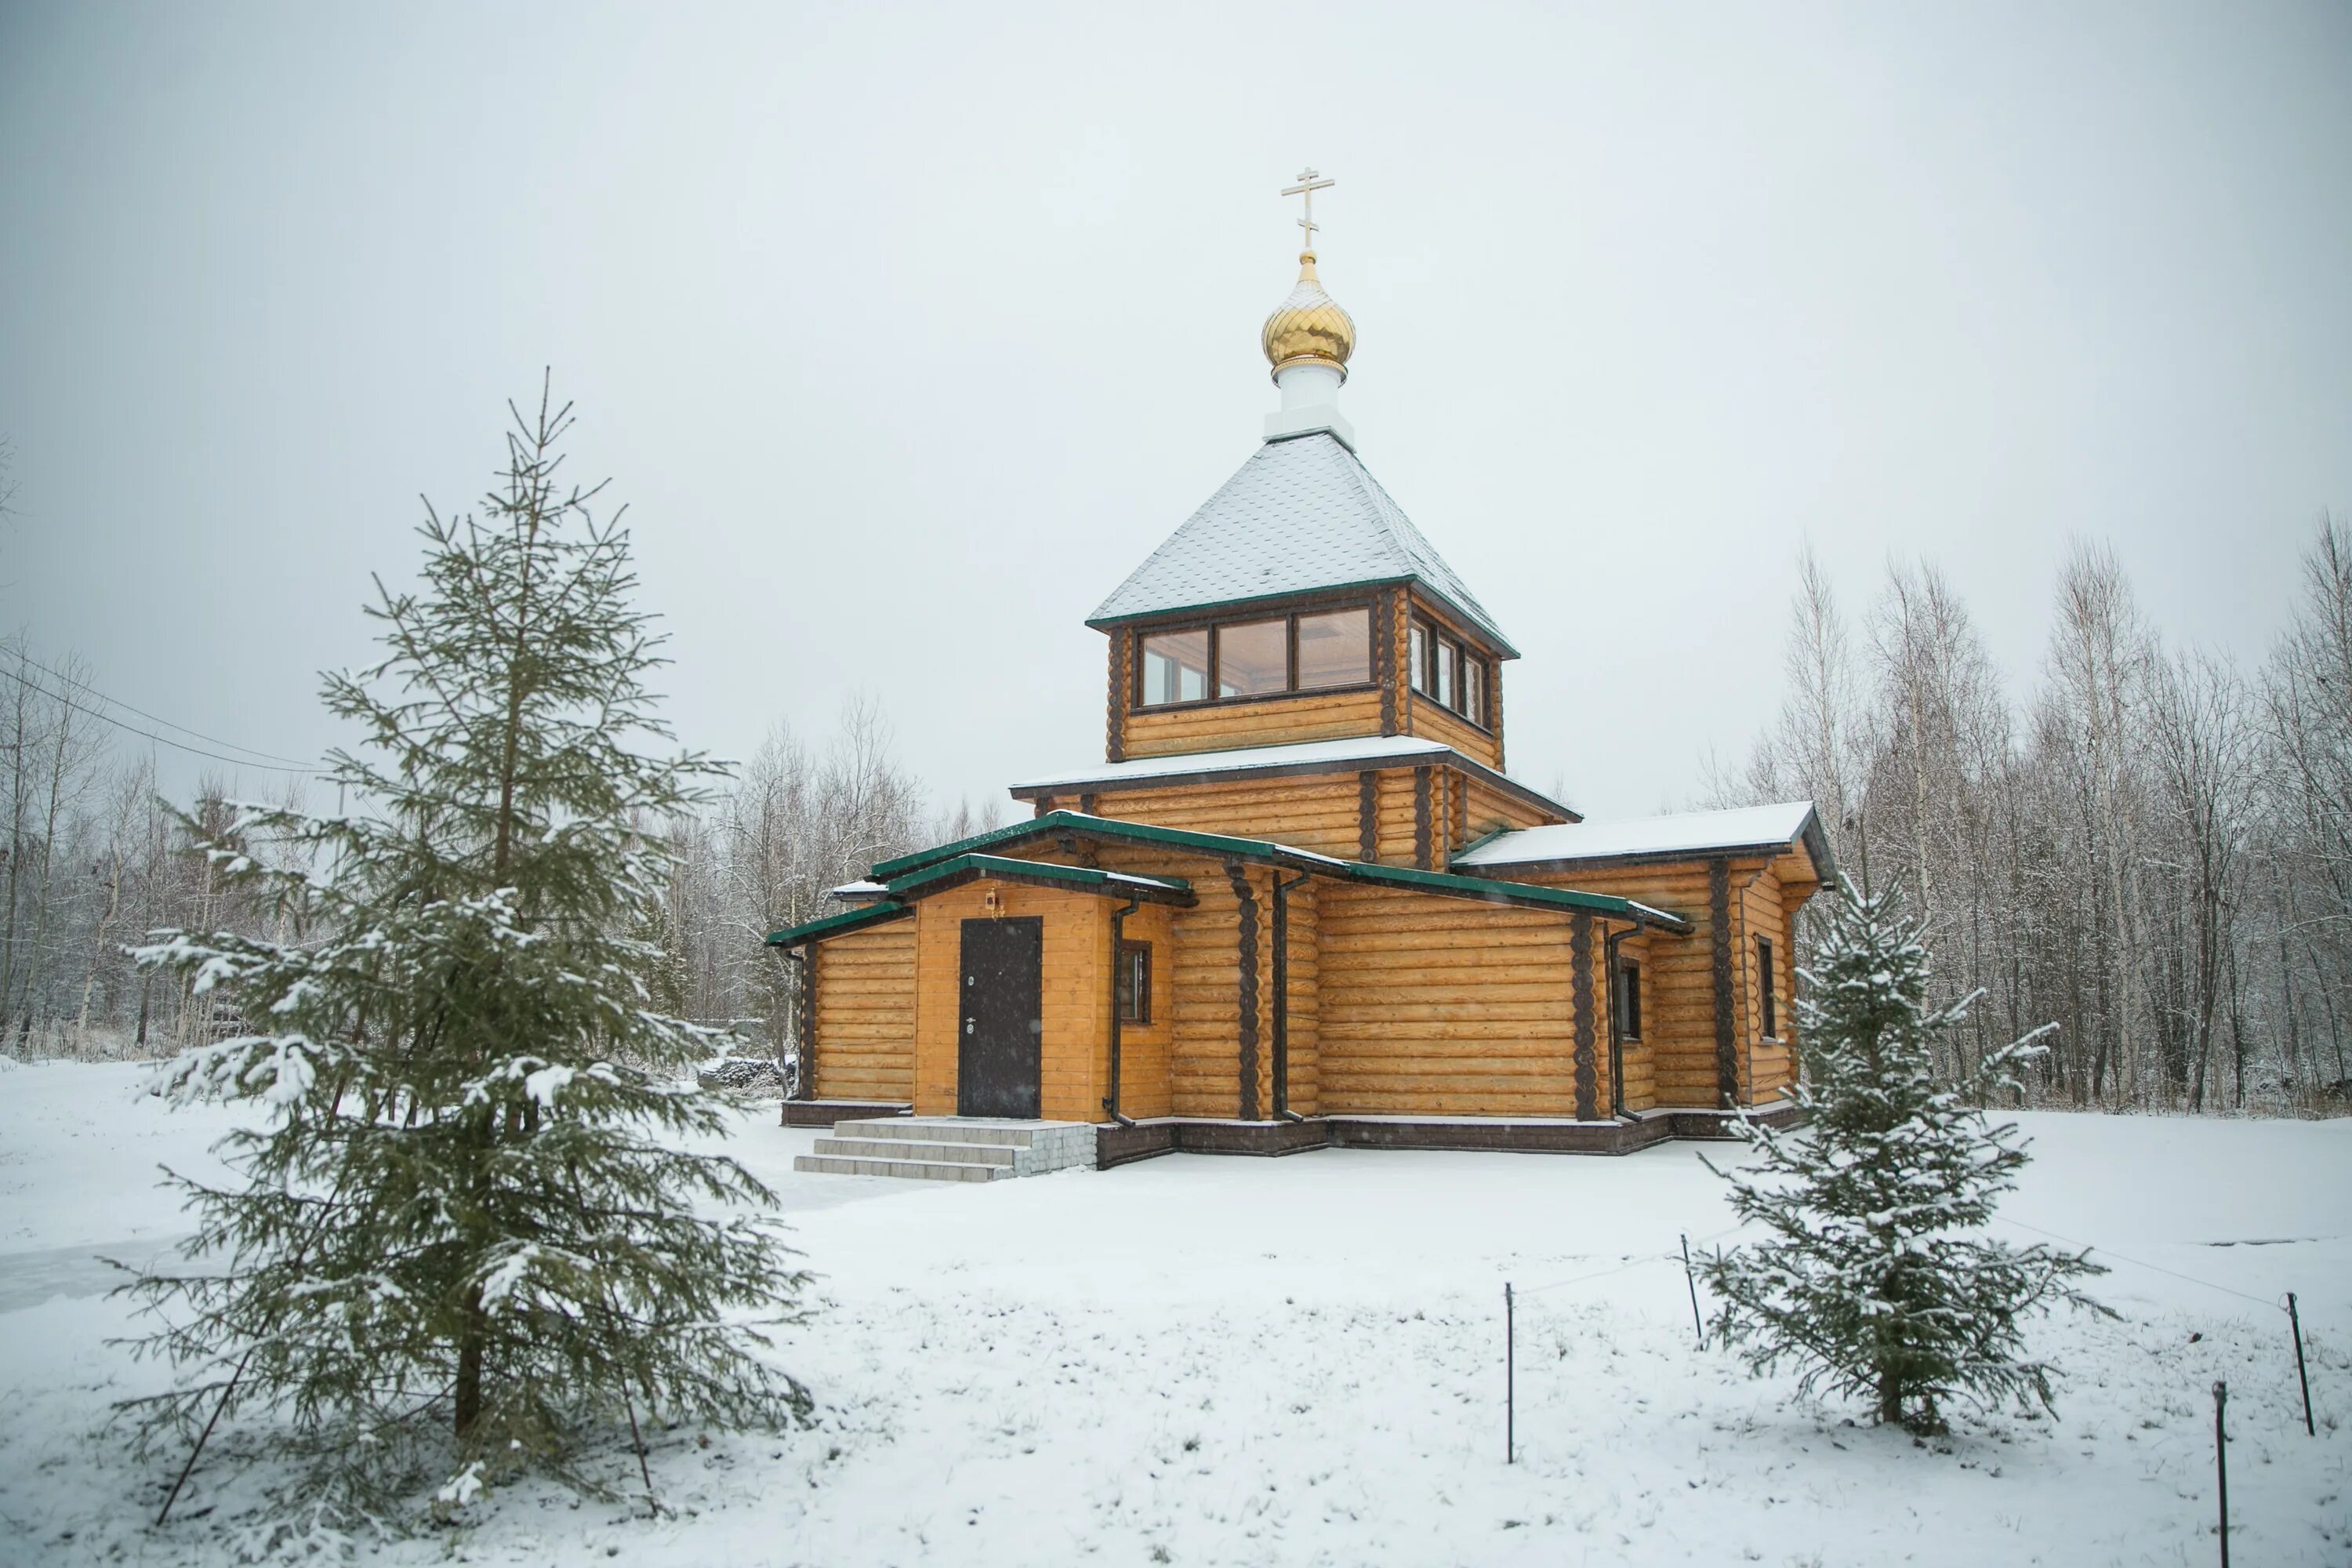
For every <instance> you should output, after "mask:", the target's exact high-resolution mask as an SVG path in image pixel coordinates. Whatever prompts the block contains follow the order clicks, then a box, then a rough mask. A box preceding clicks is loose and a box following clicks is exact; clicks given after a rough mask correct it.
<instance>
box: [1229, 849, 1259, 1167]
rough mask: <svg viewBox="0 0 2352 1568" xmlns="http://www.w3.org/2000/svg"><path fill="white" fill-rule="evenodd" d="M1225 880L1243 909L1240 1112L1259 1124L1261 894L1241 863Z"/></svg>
mask: <svg viewBox="0 0 2352 1568" xmlns="http://www.w3.org/2000/svg"><path fill="white" fill-rule="evenodd" d="M1225 877H1226V879H1228V880H1229V881H1231V882H1232V883H1233V888H1234V903H1235V904H1237V905H1238V906H1239V923H1240V931H1241V940H1240V943H1239V945H1240V949H1241V995H1240V1015H1241V1016H1240V1024H1241V1028H1240V1037H1241V1096H1240V1111H1241V1119H1242V1120H1243V1121H1256V1120H1257V1119H1258V1117H1257V891H1256V889H1254V888H1252V887H1251V886H1250V879H1249V872H1248V871H1247V870H1246V869H1245V868H1244V867H1243V866H1242V864H1241V862H1240V861H1238V860H1234V861H1229V862H1227V863H1226V866H1225Z"/></svg>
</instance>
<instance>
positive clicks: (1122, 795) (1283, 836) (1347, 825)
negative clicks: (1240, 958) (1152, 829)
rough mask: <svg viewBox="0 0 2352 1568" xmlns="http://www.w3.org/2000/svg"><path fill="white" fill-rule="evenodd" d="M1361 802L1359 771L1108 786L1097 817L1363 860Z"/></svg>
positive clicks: (1097, 807) (1100, 795)
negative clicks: (1258, 840)
mask: <svg viewBox="0 0 2352 1568" xmlns="http://www.w3.org/2000/svg"><path fill="white" fill-rule="evenodd" d="M1358 807H1359V802H1358V789H1357V776H1356V774H1355V773H1330V774H1328V775H1323V776H1318V777H1306V778H1301V777H1291V778H1274V779H1235V780H1233V781H1231V782H1229V783H1222V784H1220V783H1213V782H1212V783H1204V784H1182V785H1178V786H1175V787H1172V788H1171V787H1161V788H1158V789H1151V788H1145V789H1123V790H1104V791H1101V792H1100V793H1098V794H1097V795H1096V796H1095V811H1096V813H1097V815H1098V816H1110V817H1117V818H1118V819H1119V820H1120V821H1122V822H1148V823H1150V824H1152V825H1153V826H1159V827H1181V828H1189V829H1191V830H1192V831H1193V832H1196V833H1223V834H1228V835H1231V836H1233V837H1240V838H1270V839H1273V840H1275V841H1276V843H1281V844H1289V845H1295V846H1297V847H1299V848H1301V849H1312V850H1314V851H1316V852H1317V853H1318V854H1321V855H1336V856H1338V857H1339V858H1341V859H1343V860H1352V859H1354V858H1356V851H1357V847H1358V845H1357V839H1358V837H1359V833H1358V822H1359V809H1358Z"/></svg>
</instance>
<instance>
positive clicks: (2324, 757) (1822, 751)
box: [1709, 518, 2352, 1111]
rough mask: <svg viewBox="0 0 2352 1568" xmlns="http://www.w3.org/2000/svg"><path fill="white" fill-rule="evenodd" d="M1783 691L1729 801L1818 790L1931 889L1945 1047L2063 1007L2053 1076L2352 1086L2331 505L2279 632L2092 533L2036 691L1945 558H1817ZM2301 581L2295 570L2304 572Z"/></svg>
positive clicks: (1845, 850)
mask: <svg viewBox="0 0 2352 1568" xmlns="http://www.w3.org/2000/svg"><path fill="white" fill-rule="evenodd" d="M1798 582H1799V585H1798V589H1797V592H1796V595H1795V597H1794V600H1793V603H1792V605H1791V615H1790V626H1789V631H1788V641H1787V651H1786V686H1785V694H1784V696H1783V698H1782V700H1781V703H1780V711H1779V713H1778V715H1777V716H1776V718H1775V720H1774V721H1773V722H1772V723H1771V725H1770V726H1769V729H1768V730H1767V731H1766V732H1765V733H1764V734H1763V735H1762V736H1761V737H1759V739H1758V741H1757V742H1756V744H1755V747H1754V750H1753V752H1752V753H1751V754H1750V756H1749V757H1748V761H1747V763H1746V765H1745V767H1744V768H1741V769H1738V770H1736V771H1731V772H1730V776H1725V777H1718V778H1717V780H1716V781H1715V782H1714V784H1713V785H1712V787H1711V789H1710V792H1709V793H1710V795H1711V796H1712V801H1713V804H1717V805H1743V804H1751V803H1756V802H1762V801H1770V800H1792V799H1811V800H1812V801H1814V802H1816V803H1817V804H1818V805H1819V807H1820V811H1821V816H1822V825H1823V826H1824V827H1825V828H1826V830H1827V832H1828V835H1829V838H1830V843H1831V847H1832V852H1833V853H1834V854H1835V855H1836V857H1837V859H1838V863H1839V866H1840V868H1841V870H1842V871H1843V874H1844V876H1845V877H1846V878H1847V879H1849V880H1850V881H1853V882H1856V883H1867V884H1868V885H1870V886H1872V887H1874V888H1876V887H1884V886H1886V885H1888V884H1894V885H1895V886H1897V887H1899V888H1900V889H1901V890H1902V892H1903V894H1904V895H1905V898H1906V902H1907V905H1908V909H1909V912H1910V913H1911V914H1912V915H1913V916H1914V917H1919V918H1924V919H1925V921H1926V922H1927V946H1928V949H1929V951H1930V952H1933V953H1934V954H1935V957H1936V964H1937V985H1938V987H1939V988H1940V990H1941V991H1942V993H1943V995H1944V997H1945V998H1946V999H1949V998H1951V997H1955V996H1958V995H1960V994H1967V993H1969V992H1980V993H1981V994H1982V995H1981V999H1980V1000H1979V1003H1978V1004H1977V1006H1976V1008H1975V1011H1974V1014H1973V1016H1972V1017H1971V1018H1970V1020H1969V1024H1968V1026H1966V1028H1965V1029H1963V1030H1961V1031H1959V1032H1958V1033H1957V1034H1956V1035H1954V1036H1953V1037H1952V1038H1951V1039H1950V1041H1949V1042H1948V1046H1947V1047H1946V1048H1947V1049H1948V1051H1949V1052H1950V1055H1951V1059H1950V1060H1948V1062H1947V1063H1945V1064H1944V1066H1945V1068H1946V1069H1947V1070H1948V1071H1950V1072H1953V1073H1955V1074H1957V1073H1959V1072H1963V1071H1965V1070H1966V1069H1967V1068H1969V1066H1970V1065H1971V1063H1972V1062H1973V1061H1974V1060H1975V1059H1977V1058H1979V1057H1980V1056H1981V1054H1982V1053H1983V1052H1984V1051H1985V1050H1987V1049H1989V1048H1998V1047H2000V1046H2001V1045H2002V1044H2004V1043H2006V1042H2007V1041H2009V1040H2011V1039H2014V1038H2016V1037H2018V1036H2020V1035H2021V1034H2023V1033H2025V1032H2026V1031H2027V1030H2029V1029H2032V1028H2033V1027H2035V1026H2039V1025H2042V1024H2044V1023H2049V1022H2053V1021H2054V1022H2055V1023H2056V1024H2057V1026H2058V1028H2057V1031H2056V1034H2055V1036H2054V1037H2053V1042H2052V1049H2051V1050H2050V1052H2049V1053H2048V1055H2046V1056H2045V1057H2043V1058H2042V1060H2041V1062H2040V1063H2039V1064H2038V1066H2037V1068H2035V1069H2034V1076H2033V1078H2032V1081H2031V1082H2030V1083H2029V1085H2028V1095H2029V1098H2030V1100H2032V1101H2033V1102H2035V1103H2040V1104H2045V1105H2058V1106H2080V1107H2104V1108H2108V1109H2116V1110H2187V1111H2222V1110H2240V1109H2259V1110H2318V1109H2323V1108H2327V1107H2330V1106H2332V1107H2334V1108H2336V1109H2341V1108H2343V1107H2344V1105H2345V1103H2346V1101H2347V1096H2352V1066H2347V1048H2346V1038H2345V1037H2346V1034H2347V1030H2352V528H2347V526H2346V524H2345V523H2344V522H2342V521H2336V520H2334V519H2328V518H2323V519H2322V520H2321V521H2320V522H2319V523H2318V525H2317V526H2316V527H2315V529H2314V531H2313V532H2312V534H2311V537H2310V539H2309V541H2308V542H2307V544H2306V546H2305V550H2304V551H2303V553H2302V556H2301V562H2300V573H2299V576H2298V580H2297V581H2296V582H2295V583H2294V584H2292V586H2291V588H2288V589H2287V592H2289V593H2290V594H2291V595H2292V606H2291V612H2290V615H2289V617H2288V622H2287V626H2286V628H2285V630H2284V634H2283V635H2282V636H2281V637H2279V639H2278V641H2277V643H2276V645H2275V646H2274V647H2273V648H2272V650H2271V651H2270V653H2269V655H2268V657H2267V658H2264V659H2263V661H2261V662H2260V663H2259V665H2258V666H2256V667H2255V668H2238V667H2235V666H2233V665H2232V664H2231V662H2229V661H2228V660H2225V659H2222V658H2217V657H2215V656H2213V655H2211V654H2210V653H2207V652H2205V651H2202V650H2200V649H2197V648H2193V647H2184V646H2180V645H2179V644H2178V643H2176V642H2173V641H2170V640H2168V639H2167V638H2166V637H2164V636H2163V635H2162V633H2161V631H2160V630H2159V628H2158V627H2156V626H2151V625H2150V624H2149V623H2148V621H2147V617H2146V616H2144V615H2143V613H2142V612H2141V610H2140V609H2139V607H2138V605H2137V603H2136V602H2135V600H2134V596H2133V593H2132V588H2131V584H2130V583H2129V581H2128V580H2127V579H2126V576H2125V574H2124V573H2123V570H2122V568H2121V567H2120V566H2119V565H2118V563H2117V562H2116V556H2115V554H2114V552H2112V551H2111V550H2108V549H2106V548H2104V547H2102V546H2099V545H2095V544H2088V543H2084V544H2079V545H2077V546H2076V547H2075V548H2074V550H2073V552H2071V554H2070V556H2069V557H2068V559H2067V560H2066V562H2065V563H2064V565H2063V569H2062V570H2061V572H2060V574H2059V576H2058V580H2057V582H2056V584H2054V591H2053V595H2052V599H2051V607H2050V622H2049V631H2048V638H2047V643H2046V646H2045V648H2044V651H2043V653H2042V659H2041V664H2040V668H2038V670H2036V671H2033V672H2032V681H2031V684H2030V687H2029V689H2027V690H2026V691H2025V692H2024V693H2022V694H2019V693H2017V692H2015V691H2013V690H2012V688H2011V685H2010V684H2009V683H2008V682H2006V681H2005V680H2004V679H2002V676H2001V674H2000V671H1999V670H1998V669H1996V668H1995V666H1994V664H1993V661H1992V659H1991V658H1990V657H1989V655H1988V653H1987V651H1986V648H1985V644H1984V640H1983V638H1982V637H1981V636H1980V635H1979V631H1978V629H1977V627H1976V626H1975V624H1974V622H1973V621H1972V620H1971V618H1970V616H1969V610H1968V607H1967V605H1965V604H1963V603H1962V602H1961V599H1960V597H1959V595H1958V594H1957V593H1955V592H1954V590H1953V587H1952V585H1951V584H1950V582H1949V581H1948V579H1947V578H1946V577H1944V576H1943V575H1942V574H1940V573H1938V572H1937V570H1936V569H1935V568H1934V567H1932V566H1927V565H1916V564H1897V565H1895V566H1893V567H1891V568H1890V569H1889V570H1888V572H1887V574H1886V577H1885V582H1884V583H1883V584H1881V585H1880V587H1879V589H1878V592H1877V596H1876V598H1875V600H1874V602H1873V603H1871V604H1870V605H1868V606H1866V607H1864V608H1859V609H1856V610H1852V611H1850V610H1849V609H1848V607H1847V606H1845V605H1841V604H1840V603H1839V602H1838V600H1837V598H1836V596H1835V595H1833V594H1832V591H1831V588H1830V585H1829V583H1828V581H1827V579H1826V577H1825V574H1824V573H1823V571H1822V566H1821V563H1819V562H1818V561H1816V560H1815V559H1813V557H1812V556H1811V553H1810V552H1808V553H1806V554H1805V555H1803V556H1801V558H1800V561H1799V563H1798ZM2284 586H2285V585H2283V587H2284Z"/></svg>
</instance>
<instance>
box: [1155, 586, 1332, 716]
mask: <svg viewBox="0 0 2352 1568" xmlns="http://www.w3.org/2000/svg"><path fill="white" fill-rule="evenodd" d="M1371 679H1372V613H1371V611H1370V610H1369V609H1366V608H1363V607H1362V606H1360V605H1359V606H1357V607H1354V608H1351V609H1345V610H1316V611H1312V612H1309V613H1307V614H1303V615H1296V616H1269V617H1265V618H1261V619H1257V620H1249V621H1229V622H1226V623H1223V624H1222V625H1219V626H1195V627H1193V628H1192V629H1190V630H1187V631H1181V632H1148V633H1146V634H1145V635H1144V637H1143V658H1142V659H1141V660H1140V661H1139V666H1138V668H1137V670H1136V694H1135V705H1136V706H1137V707H1139V708H1161V707H1165V706H1167V705H1168V704H1170V703H1174V702H1205V701H1211V700H1214V701H1221V702H1223V701H1245V700H1249V699H1251V698H1254V697H1276V696H1280V695H1281V694H1282V693H1284V692H1286V691H1321V690H1327V689H1332V688H1335V687H1344V686H1363V685H1366V684H1369V683H1370V680H1371Z"/></svg>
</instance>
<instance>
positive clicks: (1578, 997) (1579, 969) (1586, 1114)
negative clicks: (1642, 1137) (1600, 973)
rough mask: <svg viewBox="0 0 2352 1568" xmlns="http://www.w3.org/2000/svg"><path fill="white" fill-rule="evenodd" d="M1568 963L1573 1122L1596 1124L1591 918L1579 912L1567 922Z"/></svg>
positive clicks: (1597, 1094)
mask: <svg viewBox="0 0 2352 1568" xmlns="http://www.w3.org/2000/svg"><path fill="white" fill-rule="evenodd" d="M1568 961H1569V963H1570V964H1571V965H1572V966H1573V970H1574V973H1572V974H1571V975H1570V994H1571V995H1572V996H1573V997H1574V998H1575V1014H1576V1119H1577V1120H1578V1121H1597V1120H1599V1118H1600V1114H1601V1109H1600V1106H1601V1096H1600V1081H1599V1077H1598V1074H1597V1073H1596V1071H1595V1069H1594V1067H1593V1059H1592V1056H1593V1052H1592V917H1591V915H1589V914H1586V913H1584V912H1583V911H1581V910H1579V911H1578V912H1577V913H1575V914H1573V915H1570V917H1569V919H1568Z"/></svg>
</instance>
